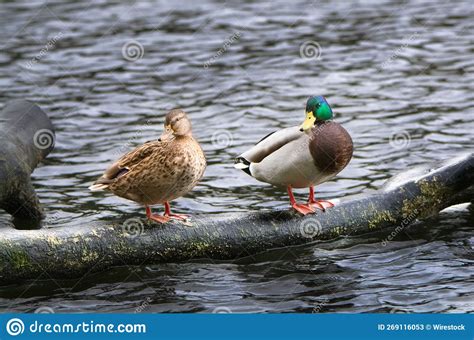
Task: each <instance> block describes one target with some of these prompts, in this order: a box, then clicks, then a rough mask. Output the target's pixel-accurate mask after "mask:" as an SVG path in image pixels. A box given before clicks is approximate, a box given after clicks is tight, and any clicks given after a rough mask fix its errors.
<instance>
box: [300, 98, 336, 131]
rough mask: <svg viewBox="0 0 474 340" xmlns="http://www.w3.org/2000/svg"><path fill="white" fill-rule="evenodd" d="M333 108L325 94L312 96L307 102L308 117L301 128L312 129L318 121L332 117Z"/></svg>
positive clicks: (302, 129) (304, 129)
mask: <svg viewBox="0 0 474 340" xmlns="http://www.w3.org/2000/svg"><path fill="white" fill-rule="evenodd" d="M332 116H333V115H332V110H331V107H330V106H329V103H328V102H327V101H326V98H324V97H323V96H312V97H309V98H308V101H307V102H306V119H305V121H304V122H303V124H302V125H301V128H300V130H301V131H306V130H308V129H311V127H313V125H314V124H316V122H317V121H324V120H330V119H332Z"/></svg>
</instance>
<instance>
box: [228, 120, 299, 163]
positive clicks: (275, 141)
mask: <svg viewBox="0 0 474 340" xmlns="http://www.w3.org/2000/svg"><path fill="white" fill-rule="evenodd" d="M303 134H304V132H301V131H300V129H299V127H298V126H293V127H289V128H286V129H282V130H277V131H275V132H272V133H270V134H269V135H267V136H265V137H264V138H262V139H261V140H260V141H259V142H258V143H257V144H255V145H254V146H253V147H252V148H251V149H250V150H248V151H246V152H244V153H243V154H241V155H240V156H239V157H237V160H239V159H240V160H242V159H243V160H244V161H247V162H248V163H259V162H261V161H262V160H263V159H265V157H267V156H268V155H270V154H272V153H273V152H275V151H276V150H278V149H280V148H281V147H282V146H284V145H286V144H288V143H290V142H292V141H294V140H296V139H298V138H300V137H301V136H302V135H303ZM237 160H236V163H237Z"/></svg>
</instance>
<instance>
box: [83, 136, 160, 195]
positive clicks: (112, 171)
mask: <svg viewBox="0 0 474 340" xmlns="http://www.w3.org/2000/svg"><path fill="white" fill-rule="evenodd" d="M161 148H162V143H161V142H159V141H150V142H146V143H145V144H143V145H141V146H139V147H138V148H136V149H135V150H132V151H130V152H129V153H126V154H125V155H123V156H122V157H120V158H119V159H118V160H117V161H116V162H115V163H113V164H112V165H110V166H109V167H108V168H107V170H105V172H104V174H103V175H102V176H101V177H100V178H99V179H98V180H97V181H95V182H94V184H93V185H92V186H90V187H89V189H90V190H92V191H98V190H103V189H105V188H107V187H108V186H109V184H111V183H113V182H114V181H115V179H116V178H118V177H120V176H123V175H125V174H127V173H128V172H129V171H130V170H132V169H133V168H134V167H135V166H137V165H138V164H139V163H141V162H142V161H144V160H145V159H146V158H148V157H149V156H150V155H151V154H152V153H154V152H157V151H158V152H159V149H161Z"/></svg>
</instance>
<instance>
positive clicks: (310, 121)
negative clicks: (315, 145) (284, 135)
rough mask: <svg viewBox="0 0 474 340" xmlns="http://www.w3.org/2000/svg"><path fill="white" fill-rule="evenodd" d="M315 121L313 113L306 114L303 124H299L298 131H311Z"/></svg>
mask: <svg viewBox="0 0 474 340" xmlns="http://www.w3.org/2000/svg"><path fill="white" fill-rule="evenodd" d="M315 121H316V118H315V117H314V114H313V112H312V111H309V112H306V119H305V120H304V122H303V124H301V126H300V131H306V130H308V129H311V128H312V127H313V125H314V122H315Z"/></svg>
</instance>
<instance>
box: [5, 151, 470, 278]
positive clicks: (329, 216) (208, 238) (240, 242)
mask: <svg viewBox="0 0 474 340" xmlns="http://www.w3.org/2000/svg"><path fill="white" fill-rule="evenodd" d="M473 170H474V156H473V155H472V154H469V155H465V156H462V157H458V158H456V159H453V160H451V161H449V162H447V163H446V164H442V165H439V164H438V165H437V166H435V165H430V166H426V167H421V168H415V169H412V170H409V171H406V172H404V173H403V174H402V175H399V176H395V177H394V178H393V179H392V180H390V181H388V182H387V184H386V185H385V186H384V187H382V188H381V189H380V190H377V191H375V192H374V193H372V194H365V195H361V196H356V197H348V198H346V199H345V200H343V201H342V202H341V203H340V204H338V205H337V206H336V207H334V208H331V209H328V210H327V212H326V213H318V214H316V215H308V216H306V217H301V216H299V215H297V214H296V213H294V212H292V211H267V212H250V213H235V214H223V215H221V216H212V217H205V216H199V215H198V216H194V217H193V219H192V224H193V226H192V227H191V226H186V225H183V224H180V223H178V222H174V223H169V224H166V225H158V224H155V223H148V222H146V221H145V220H143V219H140V218H128V219H127V217H126V216H124V218H123V220H121V221H115V222H111V223H109V224H107V223H103V224H93V225H84V226H80V227H73V228H61V227H60V228H51V229H43V230H33V231H18V230H13V229H11V230H5V231H3V232H2V233H1V234H0V280H1V281H3V282H8V281H15V280H19V279H34V278H37V277H39V276H41V275H45V276H44V277H46V278H48V277H56V278H67V277H79V276H82V275H83V274H85V273H88V272H91V271H100V270H104V269H107V268H109V267H111V266H117V265H123V264H128V265H138V264H144V263H159V262H167V261H182V260H188V259H192V258H212V259H235V258H238V257H242V256H247V255H249V254H255V253H259V252H262V251H265V250H268V249H272V248H277V247H285V246H292V245H299V244H305V243H309V242H313V241H317V240H327V239H332V238H335V237H338V236H342V235H355V234H362V233H367V232H370V231H373V230H379V229H382V228H386V229H387V230H389V231H390V230H396V228H400V227H402V228H403V227H405V226H407V225H408V224H409V223H411V222H413V221H415V220H416V219H420V218H424V217H427V216H430V215H432V214H434V213H437V212H438V211H440V210H442V209H443V208H445V207H447V206H449V205H451V204H455V203H460V202H459V200H460V199H459V197H462V200H469V201H471V200H472V196H460V195H461V194H463V193H466V192H467V190H468V189H469V188H470V187H471V189H472V185H473V184H474V171H473ZM469 192H471V193H472V191H469ZM129 217H130V216H129Z"/></svg>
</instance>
